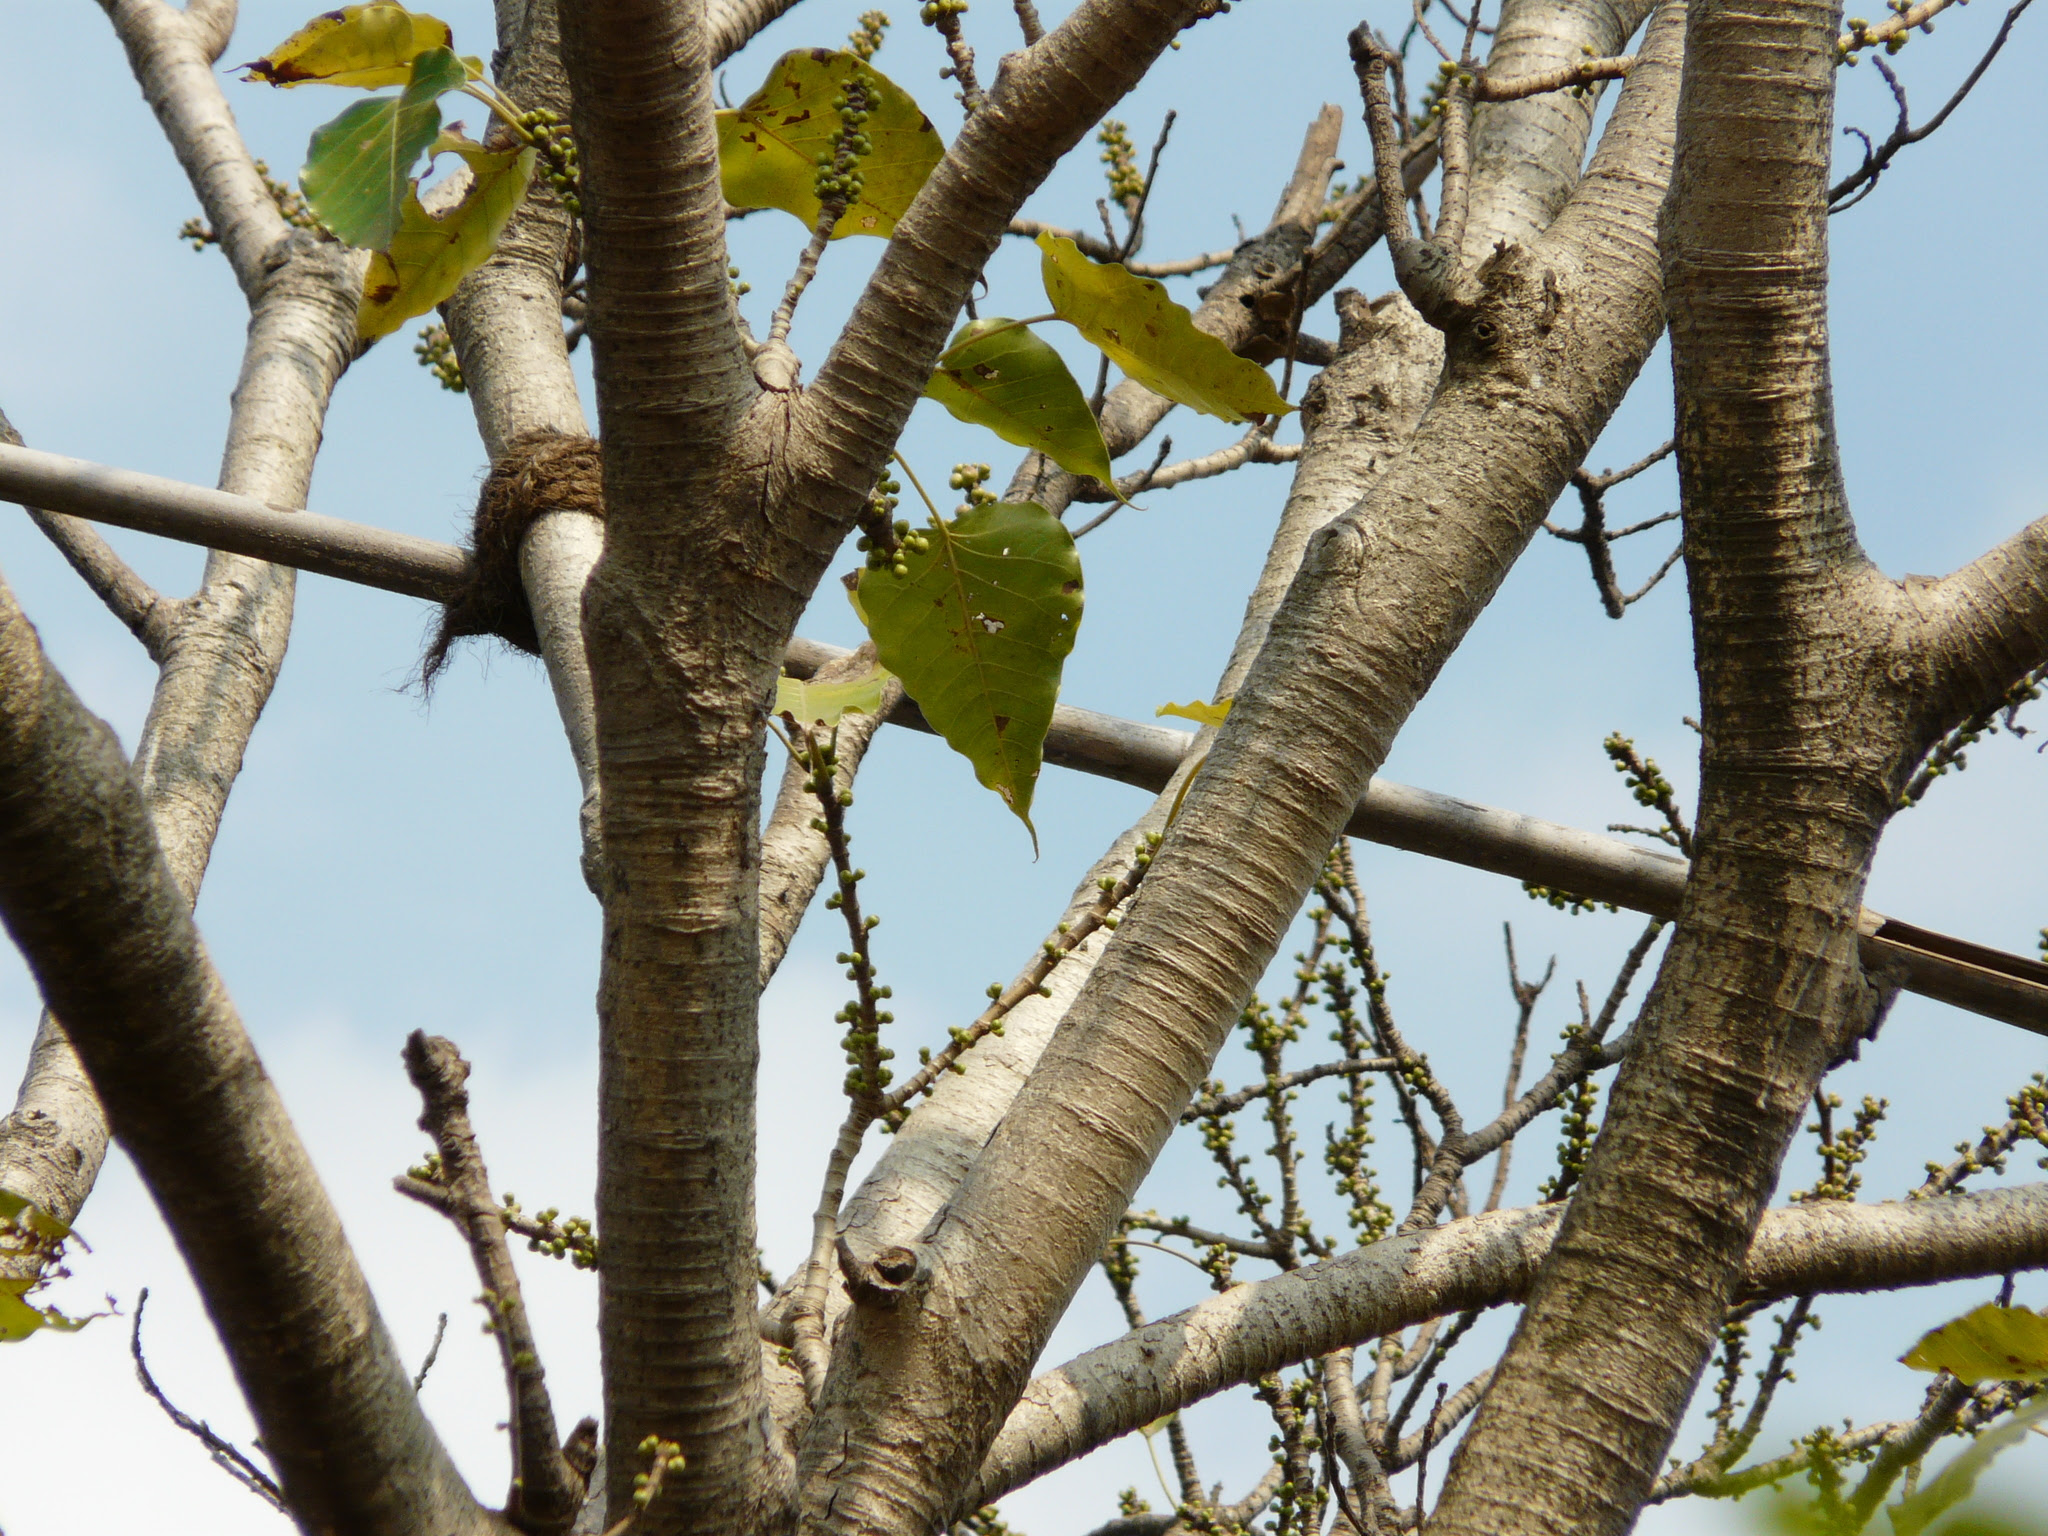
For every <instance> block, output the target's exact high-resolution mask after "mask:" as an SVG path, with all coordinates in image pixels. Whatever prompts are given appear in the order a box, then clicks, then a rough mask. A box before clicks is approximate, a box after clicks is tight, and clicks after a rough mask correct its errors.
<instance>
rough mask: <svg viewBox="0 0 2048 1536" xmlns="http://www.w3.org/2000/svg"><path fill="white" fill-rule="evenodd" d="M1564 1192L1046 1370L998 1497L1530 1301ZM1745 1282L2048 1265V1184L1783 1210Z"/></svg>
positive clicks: (1859, 1286)
mask: <svg viewBox="0 0 2048 1536" xmlns="http://www.w3.org/2000/svg"><path fill="white" fill-rule="evenodd" d="M1562 1215H1563V1208H1562V1207H1559V1206H1534V1207H1530V1208H1528V1209H1525V1210H1518V1211H1496V1212H1491V1213H1489V1214H1486V1215H1481V1216H1468V1217H1465V1218H1464V1219H1462V1220H1459V1221H1452V1222H1447V1223H1445V1224H1444V1225H1443V1226H1440V1227H1436V1228H1433V1229H1431V1230H1429V1231H1426V1232H1417V1233H1410V1234H1408V1235H1407V1236H1404V1237H1393V1238H1387V1239H1384V1240H1382V1241H1380V1242H1377V1243H1374V1244H1371V1245H1370V1246H1368V1247H1365V1248H1359V1249H1355V1250H1353V1251H1352V1252H1350V1253H1347V1254H1345V1255H1344V1256H1343V1257H1341V1258H1336V1259H1331V1260H1328V1261H1326V1262H1324V1263H1321V1264H1314V1265H1310V1266H1308V1267H1306V1268H1303V1269H1298V1270H1293V1271H1290V1272H1288V1273H1286V1274H1283V1275H1276V1276H1274V1277H1273V1278H1271V1279H1268V1280H1258V1281H1254V1282H1252V1283H1251V1284H1249V1285H1241V1286H1238V1287H1236V1288H1234V1289H1232V1290H1230V1291H1228V1292H1226V1293H1224V1294H1223V1295H1221V1296H1217V1297H1214V1298H1211V1299H1210V1300H1208V1301H1204V1302H1201V1303H1199V1304H1197V1305H1195V1306H1193V1307H1190V1308H1188V1309H1187V1310H1186V1311H1184V1312H1179V1313H1176V1314H1174V1315H1173V1316H1172V1317H1169V1318H1164V1319H1162V1320H1160V1321H1159V1322H1156V1323H1150V1324H1148V1325H1146V1326H1145V1327H1143V1328H1139V1329H1135V1330H1133V1331H1132V1332H1131V1333H1128V1334H1126V1335H1125V1336H1124V1337H1123V1338H1121V1339H1117V1340H1114V1341H1112V1342H1111V1343H1108V1344H1104V1345H1102V1346H1101V1347H1100V1348H1097V1349H1092V1350H1090V1351H1089V1352H1088V1353H1086V1354H1084V1355H1082V1356H1080V1357H1078V1358H1077V1359H1075V1360H1072V1361H1069V1362H1068V1363H1067V1364H1065V1365H1063V1366H1061V1367H1059V1368H1058V1369H1057V1370H1054V1371H1049V1372H1047V1373H1046V1374H1044V1375H1042V1376H1040V1377H1038V1378H1036V1379H1035V1380H1034V1381H1033V1382H1032V1383H1031V1385H1030V1387H1028V1388H1027V1389H1026V1390H1025V1393H1024V1395H1023V1397H1022V1398H1021V1399H1020V1400H1019V1401H1018V1404H1017V1406H1016V1408H1015V1409H1014V1410H1013V1411H1012V1413H1011V1415H1010V1418H1009V1421H1008V1422H1007V1423H1006V1424H1004V1426H1003V1431H1002V1434H1001V1435H1000V1436H999V1437H998V1438H997V1440H996V1443H995V1445H994V1446H993V1447H992V1448H991V1449H990V1451H989V1454H988V1458H987V1460H986V1461H984V1462H983V1464H982V1469H981V1475H980V1479H979V1481H978V1484H977V1486H976V1487H975V1488H974V1489H972V1490H971V1491H970V1493H969V1495H968V1497H969V1499H970V1500H974V1499H978V1500H980V1501H981V1502H984V1503H985V1502H987V1501H989V1500H991V1499H994V1498H998V1497H1000V1496H1001V1495H1002V1494H1004V1493H1007V1492H1009V1491H1011V1490H1012V1489H1015V1488H1019V1487H1022V1486H1023V1485H1024V1484H1025V1483H1027V1482H1030V1481H1032V1480H1033V1479H1034V1478H1038V1477H1042V1476H1044V1475H1045V1474H1046V1473H1047V1472H1050V1471H1051V1470H1052V1469H1053V1468H1055V1467H1058V1466H1063V1465H1065V1464H1066V1463H1067V1462H1069V1461H1072V1460H1074V1459H1075V1458H1077V1457H1080V1456H1083V1455H1086V1454H1087V1453H1088V1452H1089V1451H1091V1450H1093V1449H1095V1448H1096V1447H1097V1446H1100V1445H1106V1444H1107V1443H1108V1442H1109V1441H1111V1440H1114V1439H1116V1438H1117V1437H1118V1436H1120V1435H1125V1434H1128V1433H1130V1432H1131V1431H1132V1430H1134V1429H1139V1428H1141V1427H1143V1426H1144V1425H1146V1424H1149V1423H1151V1422H1152V1421H1153V1420H1155V1419H1157V1418H1159V1417H1161V1416H1162V1415H1164V1414H1168V1413H1172V1412H1174V1411H1175V1410H1176V1409H1180V1408H1184V1407H1187V1406H1188V1405H1189V1404H1192V1403H1196V1402H1200V1401H1201V1400H1202V1399H1203V1398H1205V1397H1210V1396H1213V1395H1214V1394H1216V1393H1218V1392H1221V1391H1224V1390H1226V1389H1228V1388H1230V1387H1233V1386H1238V1385H1241V1384H1243V1383H1245V1382H1250V1381H1256V1380H1257V1379H1258V1378H1259V1377H1260V1376H1262V1375H1264V1374H1266V1373H1267V1372H1269V1371H1276V1370H1280V1369H1282V1368H1283V1367H1285V1366H1288V1365H1292V1364H1295V1363H1297V1362H1299V1361H1301V1360H1304V1359H1309V1358H1312V1357H1313V1356H1315V1355H1316V1354H1319V1353H1328V1352H1330V1351H1332V1350H1335V1349H1341V1348H1345V1347H1349V1346H1354V1345H1362V1344H1365V1343H1367V1342H1369V1341H1371V1340H1373V1339H1375V1338H1379V1337H1382V1336H1384V1335H1387V1334H1392V1333H1396V1332H1398V1331H1399V1330H1401V1329H1404V1328H1409V1327H1413V1326H1415V1325H1416V1324H1419V1323H1424V1322H1427V1321H1429V1320H1430V1319H1431V1318H1437V1317H1445V1316H1448V1315H1450V1314H1452V1313H1455V1312H1461V1311H1467V1310H1470V1309H1473V1308H1482V1307H1494V1306H1504V1305H1510V1304H1512V1303H1515V1302H1518V1301H1520V1300H1521V1299H1522V1298H1523V1297H1524V1296H1525V1295H1526V1294H1527V1293H1528V1290H1529V1287H1530V1285H1531V1284H1532V1283H1533V1281H1534V1279H1535V1276H1536V1272H1537V1270H1538V1268H1539V1267H1540V1266H1541V1265H1542V1263H1543V1260H1544V1258H1545V1256H1546V1255H1547V1254H1548V1252H1549V1250H1550V1246H1551V1243H1552V1241H1553V1240H1554V1238H1555V1236H1556V1232H1557V1227H1558V1223H1559V1222H1560V1220H1561V1219H1562ZM1747 1264H1748V1268H1747V1272H1746V1276H1745V1278H1744V1279H1743V1281H1742V1284H1741V1289H1740V1296H1741V1299H1743V1300H1745V1301H1777V1300H1781V1299H1783V1298H1785V1297H1787V1296H1797V1295H1802V1294H1805V1293H1807V1292H1814V1293H1835V1292H1855V1291H1880V1290H1893V1289H1897V1288H1899V1287H1902V1286H1912V1285H1934V1284H1938V1283H1940V1282H1942V1281H1944V1280H1959V1279H1965V1278H1970V1277H1975V1276H1983V1275H1999V1274H2007V1273H2011V1272H2013V1271H2015V1270H2021V1269H2034V1268H2040V1267H2043V1266H2048V1184H2030V1185H2025V1186H2023V1187H2019V1188H2013V1189H2000V1190H1993V1191H1988V1192H1986V1193H1984V1194H1980V1195H1964V1196H1957V1195H1947V1196H1942V1197H1939V1198H1937V1199H1933V1200H1910V1201H1904V1202H1896V1203H1887V1204H1883V1205H1855V1204H1850V1203H1846V1202H1828V1203H1825V1204H1821V1203H1816V1204H1811V1205H1796V1206H1789V1207H1785V1208H1782V1209H1778V1210H1773V1211H1771V1212H1770V1213H1769V1214H1768V1215H1767V1216H1766V1217H1765V1218H1764V1220H1763V1224H1762V1225H1761V1226H1760V1227H1759V1228H1758V1231H1757V1234H1756V1240H1755V1242H1754V1243H1753V1244H1752V1245H1751V1247H1750V1250H1749V1257H1748V1261H1747Z"/></svg>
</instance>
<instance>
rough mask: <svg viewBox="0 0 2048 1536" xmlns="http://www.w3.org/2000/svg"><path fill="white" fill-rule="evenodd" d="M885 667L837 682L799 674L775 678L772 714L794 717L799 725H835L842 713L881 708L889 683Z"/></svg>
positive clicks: (854, 713)
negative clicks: (773, 710) (826, 681)
mask: <svg viewBox="0 0 2048 1536" xmlns="http://www.w3.org/2000/svg"><path fill="white" fill-rule="evenodd" d="M888 682H889V671H888V669H887V668H886V667H871V668H869V670H868V671H867V673H866V674H865V675H864V676H861V677H849V678H845V679H843V680H842V681H840V682H836V683H814V682H809V681H807V680H805V679H804V678H801V677H778V678H777V679H776V680H775V713H776V714H778V715H782V714H788V715H794V716H795V717H796V722H797V724H798V725H837V724H838V723H839V721H840V718H841V717H842V716H845V715H872V714H873V713H874V712H875V711H876V710H878V709H880V708H881V707H882V689H883V688H884V687H886V686H887V685H888Z"/></svg>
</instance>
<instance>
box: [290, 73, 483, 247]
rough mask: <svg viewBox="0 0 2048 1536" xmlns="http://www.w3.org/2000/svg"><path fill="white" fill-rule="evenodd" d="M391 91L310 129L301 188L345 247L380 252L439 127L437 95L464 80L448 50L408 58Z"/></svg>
mask: <svg viewBox="0 0 2048 1536" xmlns="http://www.w3.org/2000/svg"><path fill="white" fill-rule="evenodd" d="M410 73H411V78H410V80H409V81H408V83H407V85H406V87H405V90H404V91H403V92H402V93H400V94H399V95H397V96H373V97H371V98H370V99H369V100H368V101H359V102H357V103H356V104H355V105H354V106H352V107H350V108H349V109H348V110H347V111H346V112H344V113H342V114H341V116H339V117H337V118H336V119H335V120H334V121H333V122H331V123H327V124H325V125H323V126H321V127H319V128H316V129H314V130H313V142H312V144H311V145H309V146H308V147H307V150H306V167H305V169H304V170H302V171H301V172H299V186H300V189H301V190H302V191H303V192H304V193H305V195H306V202H307V203H308V204H309V205H310V206H311V208H312V210H313V213H314V215H315V217H317V218H318V219H319V220H320V222H321V223H322V224H324V225H326V226H327V227H328V228H329V229H330V230H332V231H333V232H334V235H335V238H336V239H338V240H340V241H342V242H343V243H344V244H346V245H354V246H360V247H362V248H363V249H365V250H372V251H381V250H383V249H384V247H385V246H387V245H389V244H390V243H391V237H392V236H393V235H395V234H397V233H398V224H399V217H400V214H401V212H402V211H403V209H404V207H405V200H406V197H407V196H408V194H409V193H410V192H411V190H412V170H413V166H414V165H415V164H417V163H418V161H419V158H420V155H421V153H422V152H423V151H424V150H425V149H426V148H427V146H428V145H430V144H432V143H433V142H434V137H435V135H436V134H438V133H439V132H440V131H441V108H440V106H439V102H440V99H441V97H442V96H443V95H445V94H446V93H447V92H449V91H452V90H455V89H457V88H459V87H460V86H461V85H462V84H463V83H464V82H465V81H467V80H468V78H469V73H468V71H467V70H466V69H465V68H464V67H463V64H462V60H460V59H458V58H456V57H455V55H454V53H453V52H452V51H451V50H449V49H447V48H430V49H428V50H427V51H426V52H424V53H422V54H420V55H418V56H417V57H416V58H414V59H413V61H412V64H411V65H410Z"/></svg>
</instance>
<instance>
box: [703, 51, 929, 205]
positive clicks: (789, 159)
mask: <svg viewBox="0 0 2048 1536" xmlns="http://www.w3.org/2000/svg"><path fill="white" fill-rule="evenodd" d="M856 73H858V74H860V75H861V76H863V77H864V78H865V79H866V80H867V82H868V87H869V89H868V96H869V115H868V120H867V122H866V123H865V124H863V125H862V128H861V132H862V133H864V134H865V135H866V136H867V139H868V143H869V145H870V148H869V150H868V152H867V153H866V154H864V155H862V156H861V158H860V180H861V195H860V200H859V201H858V202H856V203H854V204H853V206H852V207H850V208H848V209H847V210H846V215H845V217H843V218H842V219H840V221H839V222H838V223H837V224H836V225H834V226H833V228H832V238H833V239H834V240H840V239H844V238H845V237H846V236H848V235H881V236H883V237H885V238H886V237H887V236H889V235H890V234H893V233H894V232H895V229H896V221H897V220H898V219H900V218H902V217H903V214H904V211H905V210H906V209H908V208H909V207H910V204H911V200H912V199H914V198H915V197H916V196H917V193H918V189H919V188H920V187H922V186H923V185H924V183H925V178H926V177H928V176H930V175H931V173H932V167H933V166H935V165H937V164H938V163H939V157H940V156H941V155H943V154H945V152H946V146H945V145H944V144H942V143H940V142H939V131H938V130H937V129H936V128H934V127H933V126H932V124H931V119H930V118H928V117H926V116H925V115H924V113H923V112H921V111H920V110H918V105H917V103H916V102H915V101H912V100H911V99H910V96H909V95H908V94H907V93H906V92H905V91H904V90H903V88H902V87H901V86H899V85H897V84H896V83H895V82H894V81H892V80H890V79H889V78H888V76H886V75H884V74H883V73H882V72H881V71H880V70H878V69H876V68H875V67H874V66H873V65H872V64H864V63H862V62H861V61H860V60H859V59H857V58H855V57H854V56H853V55H852V54H850V53H842V52H839V51H837V50H834V49H831V48H811V49H800V50H798V51H797V52H794V53H785V54H784V55H783V56H782V57H781V58H779V59H777V60H776V61H775V67H774V68H773V69H771V70H770V71H769V72H768V83H767V84H766V85H764V86H762V87H761V89H760V90H758V91H756V92H754V94H753V95H751V96H749V97H748V98H747V99H746V102H745V104H744V105H742V106H741V107H740V108H739V110H738V111H736V112H721V113H719V114H718V165H719V171H720V174H721V176H722V177H723V179H724V183H725V200H726V201H727V202H728V203H731V204H732V205H733V206H734V207H735V208H780V209H782V210H783V211H784V212H785V213H791V214H794V215H796V217H797V218H799V219H801V220H802V221H803V222H804V225H805V227H806V228H809V227H812V226H815V225H816V224H817V222H818V212H819V205H818V194H817V190H816V187H817V178H818V161H819V157H820V156H824V155H829V154H831V153H832V149H833V145H834V144H835V143H836V142H837V140H838V138H839V130H840V121H839V111H838V109H837V108H836V107H835V106H834V105H833V102H834V101H835V100H836V99H838V98H839V97H840V96H841V94H842V93H844V91H845V90H846V86H847V82H848V81H850V80H852V79H853V77H854V75H855V74H856Z"/></svg>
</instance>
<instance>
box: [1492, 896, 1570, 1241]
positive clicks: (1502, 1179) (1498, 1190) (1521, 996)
mask: <svg viewBox="0 0 2048 1536" xmlns="http://www.w3.org/2000/svg"><path fill="white" fill-rule="evenodd" d="M1501 933H1502V937H1503V938H1504V940H1505V942H1506V944H1507V951H1508V989H1509V991H1511V992H1512V993H1513V994H1514V997H1515V1010H1516V1016H1515V1043H1514V1046H1513V1047H1512V1048H1511V1049H1510V1051H1509V1052H1508V1083H1507V1087H1506V1089H1505V1090H1503V1092H1502V1094H1501V1102H1500V1107H1501V1112H1502V1113H1503V1114H1505V1113H1506V1112H1507V1111H1508V1110H1510V1109H1512V1108H1514V1104H1515V1095H1516V1093H1517V1092H1518V1091H1519V1090H1520V1088H1521V1085H1522V1062H1523V1059H1524V1058H1525V1057H1526V1055H1527V1054H1528V1050H1529V1023H1530V1020H1531V1019H1533V1018H1534V1017H1535V1015H1536V1003H1537V1000H1538V999H1539V998H1541V997H1542V996H1543V989H1544V988H1545V987H1547V986H1549V985H1550V978H1551V977H1553V976H1555V975H1556V974H1557V956H1555V955H1552V956H1551V957H1550V964H1548V965H1547V966H1545V967H1544V968H1543V975H1542V977H1541V978H1540V979H1538V980H1536V981H1524V980H1522V972H1521V968H1520V967H1519V966H1517V965H1516V963H1515V930H1514V926H1513V925H1512V924H1509V923H1503V924H1501ZM1514 1152H1515V1143H1514V1139H1513V1138H1512V1137H1510V1138H1509V1139H1508V1140H1506V1141H1503V1142H1502V1143H1501V1144H1500V1157H1499V1160H1498V1161H1496V1162H1495V1163H1494V1165H1493V1188H1492V1189H1490V1190H1488V1191H1487V1195H1486V1209H1487V1210H1489V1211H1497V1210H1499V1209H1500V1202H1501V1198H1502V1196H1504V1195H1505V1194H1506V1193H1507V1188H1508V1165H1509V1162H1510V1160H1511V1159H1512V1158H1513V1156H1514Z"/></svg>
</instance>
